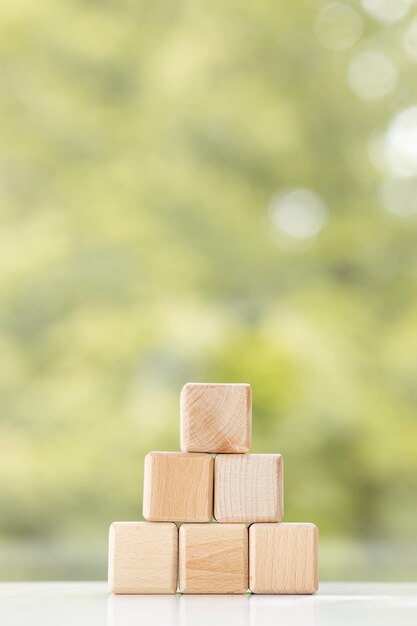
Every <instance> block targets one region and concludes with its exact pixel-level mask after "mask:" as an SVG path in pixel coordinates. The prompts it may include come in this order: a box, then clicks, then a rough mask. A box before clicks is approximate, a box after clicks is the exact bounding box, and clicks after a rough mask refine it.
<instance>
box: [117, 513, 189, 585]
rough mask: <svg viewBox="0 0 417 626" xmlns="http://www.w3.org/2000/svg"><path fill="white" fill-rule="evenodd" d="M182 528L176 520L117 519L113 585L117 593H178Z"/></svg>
mask: <svg viewBox="0 0 417 626" xmlns="http://www.w3.org/2000/svg"><path fill="white" fill-rule="evenodd" d="M177 570H178V528H177V527H176V525H175V524H173V523H165V524H151V523H149V522H113V524H112V525H111V526H110V531H109V586H110V590H111V591H112V592H113V593H175V592H176V590H177Z"/></svg>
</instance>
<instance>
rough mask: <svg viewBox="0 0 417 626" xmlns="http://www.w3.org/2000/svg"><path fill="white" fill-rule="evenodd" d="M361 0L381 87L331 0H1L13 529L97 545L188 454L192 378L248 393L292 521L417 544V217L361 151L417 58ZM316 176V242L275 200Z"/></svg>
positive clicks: (135, 513) (0, 243) (1, 525)
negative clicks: (185, 416) (369, 76)
mask: <svg viewBox="0 0 417 626" xmlns="http://www.w3.org/2000/svg"><path fill="white" fill-rule="evenodd" d="M350 4H351V6H355V7H356V9H355V10H356V11H357V12H358V15H359V14H360V15H361V20H362V21H363V32H362V39H361V41H360V42H359V43H358V44H356V45H357V47H359V48H360V47H361V46H362V45H363V42H371V43H375V42H377V43H378V45H380V46H382V47H384V49H385V48H386V49H388V50H390V52H391V54H392V55H393V56H394V58H395V59H396V62H397V63H398V65H399V66H400V78H399V84H398V85H397V87H396V89H395V91H394V92H393V93H391V94H389V95H388V96H386V97H385V98H383V99H380V100H375V101H372V102H370V101H363V100H361V99H360V98H359V97H358V96H357V95H355V94H353V93H352V92H351V91H350V89H349V85H348V83H347V79H346V72H347V65H348V63H349V60H350V58H351V55H352V50H351V49H347V50H339V51H337V50H336V51H335V50H331V49H329V48H326V47H324V46H323V45H321V43H320V42H319V41H318V39H317V37H316V34H315V28H314V24H315V20H316V16H317V13H318V12H319V10H320V9H321V8H322V7H323V6H324V5H325V3H324V2H314V1H312V0H310V1H309V0H304V1H303V0H297V1H295V2H292V3H288V2H284V1H283V0H260V1H259V0H256V1H255V0H249V1H246V2H243V3H242V2H241V1H240V2H238V1H236V0H229V1H228V2H226V3H225V2H218V1H216V0H215V1H214V2H210V3H205V2H202V3H196V2H191V1H176V2H172V1H171V2H167V1H165V0H160V1H159V2H148V1H146V0H140V1H139V2H134V1H133V0H118V1H117V2H116V1H115V0H102V1H101V2H97V1H94V0H89V1H86V0H84V1H82V2H81V0H78V1H77V0H71V1H69V0H61V1H60V2H59V3H57V2H52V0H38V1H37V2H35V1H34V0H15V1H14V2H11V3H3V4H2V6H1V8H0V37H1V42H2V43H1V50H0V57H1V68H2V70H1V75H2V80H1V93H0V111H1V115H0V126H1V132H0V177H1V184H0V206H1V218H0V219H1V229H0V276H1V280H0V298H1V310H0V324H1V326H0V351H1V361H0V389H1V393H0V416H1V417H0V437H1V442H2V454H1V455H0V530H1V537H2V539H3V541H4V542H7V541H10V542H13V541H15V542H16V541H17V542H19V541H21V542H26V541H28V540H30V541H33V542H35V541H54V542H58V543H59V542H65V541H76V540H80V541H84V542H86V543H87V542H88V541H90V540H92V539H93V538H96V539H97V541H99V542H101V543H100V545H101V553H102V554H103V553H104V552H105V550H106V534H107V527H108V524H109V523H110V522H111V521H112V520H114V519H131V518H133V519H135V518H138V517H139V516H140V511H141V502H140V499H141V490H142V487H141V484H142V466H143V456H144V455H145V454H146V452H147V451H148V450H150V449H178V447H179V393H180V389H181V387H182V385H183V384H184V383H185V382H186V381H188V380H204V381H223V382H229V381H230V382H233V381H240V382H249V383H251V384H252V389H253V398H254V403H253V416H254V421H253V435H254V437H253V451H254V452H276V451H278V452H281V453H282V454H283V455H284V456H285V461H286V477H285V485H286V519H287V520H311V521H315V522H316V523H317V524H318V525H319V527H320V530H321V537H322V540H323V541H324V542H325V541H326V540H328V541H330V540H332V541H333V540H337V539H348V540H349V541H350V540H355V539H356V540H361V541H362V540H363V541H365V540H372V541H386V542H390V541H398V540H401V541H409V542H416V541H417V499H416V497H415V496H416V486H417V479H416V477H417V421H416V406H417V386H416V354H417V290H416V278H417V246H416V242H417V239H416V230H417V229H416V225H417V221H416V215H415V214H414V215H410V216H408V217H404V216H402V217H401V216H396V215H393V214H390V213H389V212H387V211H385V210H384V208H383V207H382V206H381V202H380V199H379V197H378V193H377V189H378V185H379V183H380V180H381V176H382V175H381V173H380V172H378V171H377V170H376V169H375V168H374V166H373V165H372V164H371V162H370V160H369V157H368V148H367V142H368V140H369V138H370V137H371V136H372V135H373V134H374V133H378V132H380V131H381V129H382V128H384V127H385V126H386V125H387V123H388V122H389V120H390V118H391V116H392V115H393V114H394V113H395V112H396V111H397V110H398V109H401V108H404V107H407V106H411V105H412V104H414V103H415V102H416V101H417V82H416V81H415V80H411V78H410V77H413V78H414V76H413V72H414V73H415V64H414V65H413V62H412V61H410V60H407V58H406V57H405V55H404V52H403V50H402V47H401V41H400V37H401V33H402V29H403V28H404V23H403V22H399V23H398V24H395V25H392V26H389V27H387V26H386V25H381V24H378V23H376V22H375V21H373V20H371V19H370V17H369V16H367V15H366V14H364V13H363V12H362V13H361V8H360V7H359V6H358V5H356V4H355V3H350ZM407 19H408V18H407ZM299 187H307V188H311V189H314V191H315V192H316V193H317V194H318V195H319V196H320V197H321V198H322V199H323V201H324V202H325V204H326V206H327V207H328V210H329V213H328V219H327V223H326V225H325V227H324V228H323V230H322V231H321V232H320V233H319V234H318V235H317V237H312V238H310V239H308V240H296V239H291V237H287V236H285V235H284V234H282V233H280V232H279V230H277V229H275V228H274V226H273V224H272V223H271V220H270V217H269V215H268V206H269V204H270V202H271V198H273V197H274V195H275V194H276V193H280V192H281V190H284V189H287V188H299ZM22 545H24V544H22ZM54 545H55V544H54ZM100 567H101V565H100ZM25 571H28V572H30V574H31V575H32V574H33V572H32V570H31V569H30V568H29V566H28V569H27V570H25ZM89 571H90V570H89ZM95 571H96V572H98V575H100V576H104V569H97V570H95ZM18 575H19V573H17V574H16V576H18ZM33 575H35V574H33ZM60 575H61V576H62V575H63V572H60ZM64 575H65V572H64ZM399 575H401V574H399ZM78 577H81V576H78Z"/></svg>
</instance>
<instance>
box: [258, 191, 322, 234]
mask: <svg viewBox="0 0 417 626" xmlns="http://www.w3.org/2000/svg"><path fill="white" fill-rule="evenodd" d="M269 214H270V217H271V222H272V224H273V226H274V227H275V228H276V229H277V230H279V231H280V232H282V233H284V234H285V235H287V236H288V237H292V238H293V239H309V238H311V237H315V236H316V235H317V234H318V233H319V232H320V231H321V229H322V228H323V226H324V225H325V223H326V218H327V209H326V206H325V204H324V202H323V200H322V199H321V198H320V196H318V195H317V194H316V193H315V192H314V191H311V190H310V189H303V188H301V189H295V190H292V191H288V192H286V193H283V194H280V195H277V196H275V197H274V198H273V199H272V201H271V203H270V205H269Z"/></svg>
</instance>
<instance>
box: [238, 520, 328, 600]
mask: <svg viewBox="0 0 417 626" xmlns="http://www.w3.org/2000/svg"><path fill="white" fill-rule="evenodd" d="M249 563H250V566H249V588H250V590H251V591H253V593H279V594H303V593H304V594H309V593H315V592H316V591H317V589H318V586H319V581H318V528H317V526H315V525H314V524H284V523H282V524H252V526H250V528H249Z"/></svg>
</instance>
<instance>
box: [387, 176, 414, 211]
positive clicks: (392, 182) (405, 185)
mask: <svg viewBox="0 0 417 626" xmlns="http://www.w3.org/2000/svg"><path fill="white" fill-rule="evenodd" d="M380 197H381V202H382V204H383V206H384V208H385V209H386V210H387V211H389V213H393V214H394V215H399V216H403V217H408V216H409V215H414V214H416V213H417V178H416V177H415V178H387V179H386V180H384V181H383V183H382V185H381V188H380Z"/></svg>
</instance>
